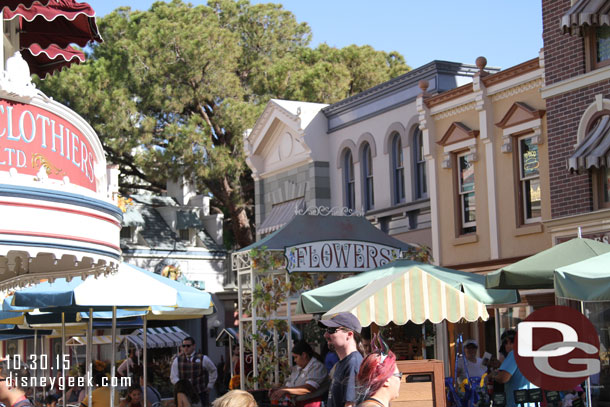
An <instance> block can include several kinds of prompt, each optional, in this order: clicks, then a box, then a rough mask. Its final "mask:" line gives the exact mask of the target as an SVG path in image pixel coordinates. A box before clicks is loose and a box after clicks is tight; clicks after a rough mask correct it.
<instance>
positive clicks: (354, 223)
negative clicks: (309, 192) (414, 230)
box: [239, 215, 412, 252]
mask: <svg viewBox="0 0 610 407" xmlns="http://www.w3.org/2000/svg"><path fill="white" fill-rule="evenodd" d="M323 240H354V241H362V242H370V243H377V244H383V245H387V246H392V247H395V248H398V249H401V250H408V249H409V248H411V247H412V246H411V245H410V244H408V243H405V242H402V241H400V240H398V239H394V238H393V237H390V236H389V235H388V234H386V233H385V232H382V231H381V230H380V229H378V228H376V227H375V226H373V225H372V224H371V222H369V221H368V220H367V219H366V218H364V217H362V216H322V215H296V216H295V217H294V218H293V219H292V220H291V221H290V223H288V224H286V225H285V226H284V227H282V228H281V229H280V230H277V231H275V232H273V233H272V234H270V235H268V236H266V237H265V238H263V239H261V240H259V241H257V242H255V243H252V244H251V245H249V246H246V247H244V248H242V249H240V250H239V251H240V252H244V251H248V250H251V249H256V248H261V247H263V246H264V247H266V248H267V249H268V250H284V248H285V247H287V246H295V245H299V244H303V243H308V242H317V241H323Z"/></svg>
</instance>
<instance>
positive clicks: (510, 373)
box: [493, 329, 537, 407]
mask: <svg viewBox="0 0 610 407" xmlns="http://www.w3.org/2000/svg"><path fill="white" fill-rule="evenodd" d="M516 334H517V333H516V332H515V331H514V330H512V329H511V330H508V331H506V332H505V333H504V334H503V335H502V336H503V337H504V340H503V341H502V345H504V347H505V349H506V352H508V354H507V355H506V359H504V361H503V362H502V365H501V366H500V368H499V369H498V371H497V372H496V374H495V376H494V377H493V379H494V380H495V381H497V382H499V383H504V393H506V407H516V406H517V405H516V403H515V394H514V391H515V390H523V389H534V388H536V387H537V386H535V385H533V384H532V383H530V382H529V380H527V379H526V378H525V376H523V374H521V372H520V371H519V367H518V366H517V362H516V361H515V355H514V353H513V345H514V343H515V336H516ZM524 406H525V407H535V404H534V403H525V404H524Z"/></svg>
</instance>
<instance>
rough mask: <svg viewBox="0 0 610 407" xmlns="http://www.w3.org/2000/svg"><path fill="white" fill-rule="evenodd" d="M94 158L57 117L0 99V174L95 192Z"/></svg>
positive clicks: (83, 139) (81, 137)
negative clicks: (43, 176) (37, 178)
mask: <svg viewBox="0 0 610 407" xmlns="http://www.w3.org/2000/svg"><path fill="white" fill-rule="evenodd" d="M96 161H97V157H95V155H94V150H93V148H92V146H91V144H90V143H89V140H88V139H87V137H86V136H85V135H84V134H83V133H82V132H81V131H80V130H78V128H77V127H76V126H74V125H73V124H72V123H70V122H68V121H67V120H65V119H63V118H61V117H60V116H58V115H56V114H54V113H51V112H49V111H47V110H44V109H41V108H39V107H36V106H32V105H28V104H24V103H18V102H12V101H9V100H5V99H0V171H9V170H10V169H11V168H15V169H16V170H17V172H18V173H19V174H26V175H40V174H41V172H40V171H41V167H44V169H43V171H44V172H46V176H47V177H48V178H52V179H57V180H63V179H64V177H68V178H69V181H70V183H72V184H76V185H80V186H83V187H85V188H88V189H91V190H93V191H95V190H96V189H95V188H96V184H95V174H94V168H95V163H96Z"/></svg>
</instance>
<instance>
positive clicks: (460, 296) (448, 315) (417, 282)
mask: <svg viewBox="0 0 610 407" xmlns="http://www.w3.org/2000/svg"><path fill="white" fill-rule="evenodd" d="M339 312H350V313H352V314H354V315H355V316H356V317H357V318H358V320H359V321H360V323H361V324H362V325H363V326H368V325H370V324H371V323H372V322H375V323H376V324H377V325H380V326H383V325H387V324H389V323H390V322H394V323H395V324H397V325H404V324H406V323H407V322H409V321H411V322H414V323H416V324H422V323H424V322H425V321H426V320H428V321H430V322H432V323H440V322H442V321H443V320H447V321H450V322H459V321H463V320H466V321H469V322H473V321H477V320H479V319H481V320H483V321H486V320H488V319H489V314H488V313H487V307H486V306H485V304H483V303H482V302H480V301H477V300H476V299H475V298H474V297H472V296H471V295H467V294H464V293H463V292H461V291H460V290H458V289H456V288H454V287H452V285H451V284H449V283H446V282H444V281H443V280H441V279H439V278H437V277H435V276H434V275H432V274H431V273H428V272H426V271H424V270H423V269H422V268H421V267H418V266H412V267H408V268H404V269H403V270H401V271H400V272H398V273H395V274H391V275H389V276H386V277H383V278H380V279H378V280H373V281H371V282H370V283H369V284H367V285H366V286H365V287H364V288H362V289H360V290H358V291H357V292H356V293H354V294H353V295H351V296H350V297H348V298H347V299H345V300H344V301H342V302H341V303H339V304H337V305H336V306H335V307H333V308H332V309H331V310H330V311H328V312H327V313H326V314H324V315H323V316H322V319H330V318H332V317H333V316H334V315H335V314H337V313H339Z"/></svg>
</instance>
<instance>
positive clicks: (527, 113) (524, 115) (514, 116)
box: [496, 102, 545, 129]
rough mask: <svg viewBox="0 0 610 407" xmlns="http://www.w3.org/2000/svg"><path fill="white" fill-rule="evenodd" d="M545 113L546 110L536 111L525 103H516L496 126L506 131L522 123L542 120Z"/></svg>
mask: <svg viewBox="0 0 610 407" xmlns="http://www.w3.org/2000/svg"><path fill="white" fill-rule="evenodd" d="M544 113H545V110H542V109H540V110H538V109H534V108H532V107H530V106H528V105H527V104H525V103H523V102H515V103H513V105H512V106H511V107H510V109H508V111H507V112H506V114H505V115H504V117H503V118H502V120H500V121H499V122H498V123H496V126H498V127H499V128H501V129H506V128H508V127H512V126H516V125H518V124H521V123H526V122H529V121H532V120H537V119H540V118H541V117H542V116H544Z"/></svg>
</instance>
